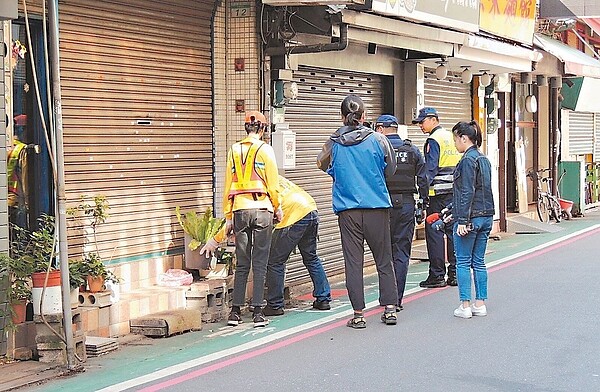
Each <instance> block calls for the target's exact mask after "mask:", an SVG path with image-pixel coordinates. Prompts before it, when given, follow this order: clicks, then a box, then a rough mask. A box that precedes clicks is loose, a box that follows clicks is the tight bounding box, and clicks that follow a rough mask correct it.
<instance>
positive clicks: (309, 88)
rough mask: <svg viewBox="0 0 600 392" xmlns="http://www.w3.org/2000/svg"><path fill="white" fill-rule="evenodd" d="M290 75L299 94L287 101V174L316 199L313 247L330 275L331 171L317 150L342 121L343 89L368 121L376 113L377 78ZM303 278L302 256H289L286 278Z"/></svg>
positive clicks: (309, 72) (333, 230)
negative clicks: (291, 159) (291, 156)
mask: <svg viewBox="0 0 600 392" xmlns="http://www.w3.org/2000/svg"><path fill="white" fill-rule="evenodd" d="M294 79H295V80H296V83H297V84H298V97H299V99H298V102H294V103H291V104H290V105H289V106H287V108H286V121H288V122H289V124H290V129H291V130H292V131H294V132H296V145H297V150H296V169H294V170H286V176H287V177H288V178H289V179H290V180H292V181H293V182H295V183H296V184H298V185H300V186H301V187H303V188H304V189H305V190H306V191H307V192H308V193H309V194H310V195H311V196H312V197H313V198H314V199H315V201H316V202H317V207H318V209H319V214H320V217H321V223H320V226H319V244H318V252H319V256H320V257H321V258H322V259H323V265H324V267H325V270H326V271H327V273H328V274H330V275H331V274H335V273H340V272H342V271H343V268H344V259H343V257H342V249H341V245H340V234H339V229H338V225H337V217H336V216H335V214H334V213H333V210H332V207H331V177H329V175H327V174H325V173H324V172H322V171H321V170H319V169H318V168H317V166H316V159H317V155H318V154H319V152H320V151H321V147H322V146H323V143H325V141H326V140H327V139H328V137H329V135H331V134H332V133H333V132H335V130H336V129H338V128H339V127H340V126H341V125H342V121H341V115H340V104H341V102H342V101H343V99H344V98H345V97H346V96H347V95H348V94H351V93H354V94H357V95H358V96H360V97H361V98H362V99H363V101H364V102H365V104H366V112H367V121H374V120H375V119H377V117H378V116H379V115H380V114H381V113H382V110H383V109H382V108H383V94H382V88H381V79H380V78H379V77H378V76H377V75H371V74H364V73H357V72H349V71H341V70H330V69H322V68H311V67H302V66H300V67H299V69H298V71H296V72H294ZM308 279H309V277H308V273H307V272H306V269H305V268H304V265H303V264H302V259H301V258H300V256H299V255H296V256H293V257H292V258H291V260H290V261H289V262H288V274H287V280H288V282H290V283H292V284H295V283H300V282H304V281H307V280H308Z"/></svg>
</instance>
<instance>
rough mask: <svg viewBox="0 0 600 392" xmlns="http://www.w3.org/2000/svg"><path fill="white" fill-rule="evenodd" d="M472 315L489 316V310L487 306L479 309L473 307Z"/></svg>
mask: <svg viewBox="0 0 600 392" xmlns="http://www.w3.org/2000/svg"><path fill="white" fill-rule="evenodd" d="M471 313H472V314H473V316H487V308H486V307H485V304H483V305H481V306H479V307H477V306H475V305H473V306H472V307H471Z"/></svg>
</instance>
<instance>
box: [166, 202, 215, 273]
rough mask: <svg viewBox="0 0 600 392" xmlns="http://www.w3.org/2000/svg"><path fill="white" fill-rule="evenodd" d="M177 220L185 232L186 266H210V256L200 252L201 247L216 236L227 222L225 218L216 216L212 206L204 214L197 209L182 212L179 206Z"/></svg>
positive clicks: (194, 267)
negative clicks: (198, 212)
mask: <svg viewBox="0 0 600 392" xmlns="http://www.w3.org/2000/svg"><path fill="white" fill-rule="evenodd" d="M175 214H176V215H177V221H178V222H179V224H180V225H181V228H182V229H183V232H184V245H185V259H184V260H185V268H186V269H197V270H206V269H208V268H209V267H210V258H207V257H205V256H204V255H201V254H200V248H202V246H204V244H206V242H207V241H208V240H209V239H211V238H212V237H214V235H215V234H217V232H218V231H219V230H220V229H221V227H222V226H223V225H224V224H225V219H222V218H215V217H213V214H212V208H210V207H209V208H207V209H206V210H205V211H204V213H203V214H202V215H199V214H197V213H196V212H195V211H188V212H186V213H185V214H182V213H181V211H180V208H179V207H176V208H175Z"/></svg>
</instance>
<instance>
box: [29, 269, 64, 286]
mask: <svg viewBox="0 0 600 392" xmlns="http://www.w3.org/2000/svg"><path fill="white" fill-rule="evenodd" d="M45 279H46V273H45V272H34V273H33V274H31V280H32V281H33V287H44V280H45ZM55 286H60V270H52V271H50V274H49V275H48V284H47V285H46V287H55Z"/></svg>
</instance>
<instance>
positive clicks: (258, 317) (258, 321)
mask: <svg viewBox="0 0 600 392" xmlns="http://www.w3.org/2000/svg"><path fill="white" fill-rule="evenodd" d="M252 322H253V323H254V328H257V327H266V326H267V325H269V319H267V318H265V316H264V315H263V314H262V313H257V314H255V315H254V317H253V318H252Z"/></svg>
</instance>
